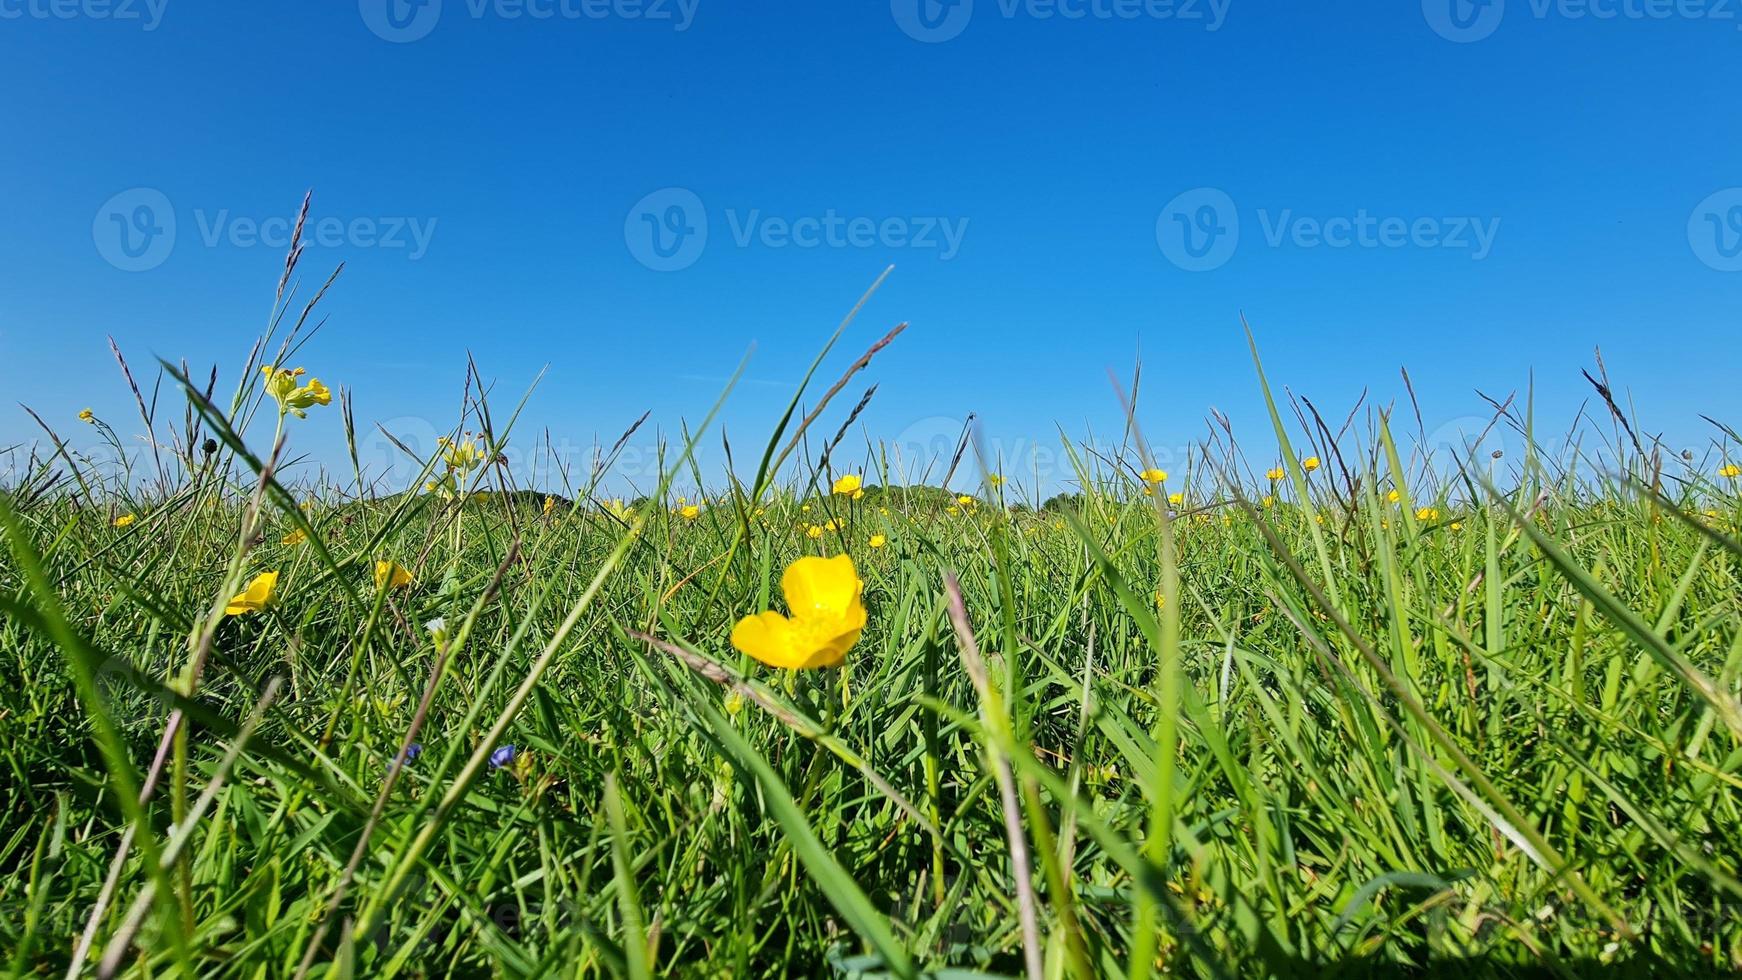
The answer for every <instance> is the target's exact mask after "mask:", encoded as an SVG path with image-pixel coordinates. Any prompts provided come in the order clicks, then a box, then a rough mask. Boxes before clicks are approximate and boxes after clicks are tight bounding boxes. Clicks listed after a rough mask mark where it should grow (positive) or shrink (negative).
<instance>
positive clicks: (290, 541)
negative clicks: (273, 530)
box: [278, 527, 308, 545]
mask: <svg viewBox="0 0 1742 980" xmlns="http://www.w3.org/2000/svg"><path fill="white" fill-rule="evenodd" d="M307 540H308V535H306V534H304V533H303V531H302V528H300V527H299V528H296V529H295V530H293V531H291V532H290V533H289V534H286V535H285V536H284V537H283V538H281V539H280V540H279V542H278V543H279V544H283V545H298V544H302V543H303V542H304V541H307Z"/></svg>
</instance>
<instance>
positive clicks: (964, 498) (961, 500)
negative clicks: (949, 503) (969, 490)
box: [956, 493, 979, 507]
mask: <svg viewBox="0 0 1742 980" xmlns="http://www.w3.org/2000/svg"><path fill="white" fill-rule="evenodd" d="M956 503H958V504H961V505H962V506H963V507H972V506H974V505H975V504H977V503H979V501H978V500H975V499H974V498H973V497H970V496H968V495H967V494H965V493H964V494H962V495H961V496H960V497H957V498H956Z"/></svg>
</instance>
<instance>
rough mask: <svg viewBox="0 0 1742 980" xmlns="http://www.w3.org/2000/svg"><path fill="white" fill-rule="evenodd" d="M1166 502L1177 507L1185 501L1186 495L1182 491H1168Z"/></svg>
mask: <svg viewBox="0 0 1742 980" xmlns="http://www.w3.org/2000/svg"><path fill="white" fill-rule="evenodd" d="M1167 502H1168V503H1170V504H1172V505H1174V506H1175V507H1178V506H1179V505H1181V504H1183V503H1185V502H1186V495H1185V494H1183V493H1170V494H1168V495H1167Z"/></svg>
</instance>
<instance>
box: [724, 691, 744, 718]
mask: <svg viewBox="0 0 1742 980" xmlns="http://www.w3.org/2000/svg"><path fill="white" fill-rule="evenodd" d="M743 710H744V695H743V693H741V692H739V691H733V692H732V693H731V694H728V695H726V714H729V715H731V716H733V717H734V718H735V717H737V716H738V712H740V711H743Z"/></svg>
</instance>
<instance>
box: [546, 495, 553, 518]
mask: <svg viewBox="0 0 1742 980" xmlns="http://www.w3.org/2000/svg"><path fill="white" fill-rule="evenodd" d="M553 510H556V498H555V497H552V496H548V495H547V496H546V497H545V498H544V513H545V516H546V517H549V516H550V512H551V511H553Z"/></svg>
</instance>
